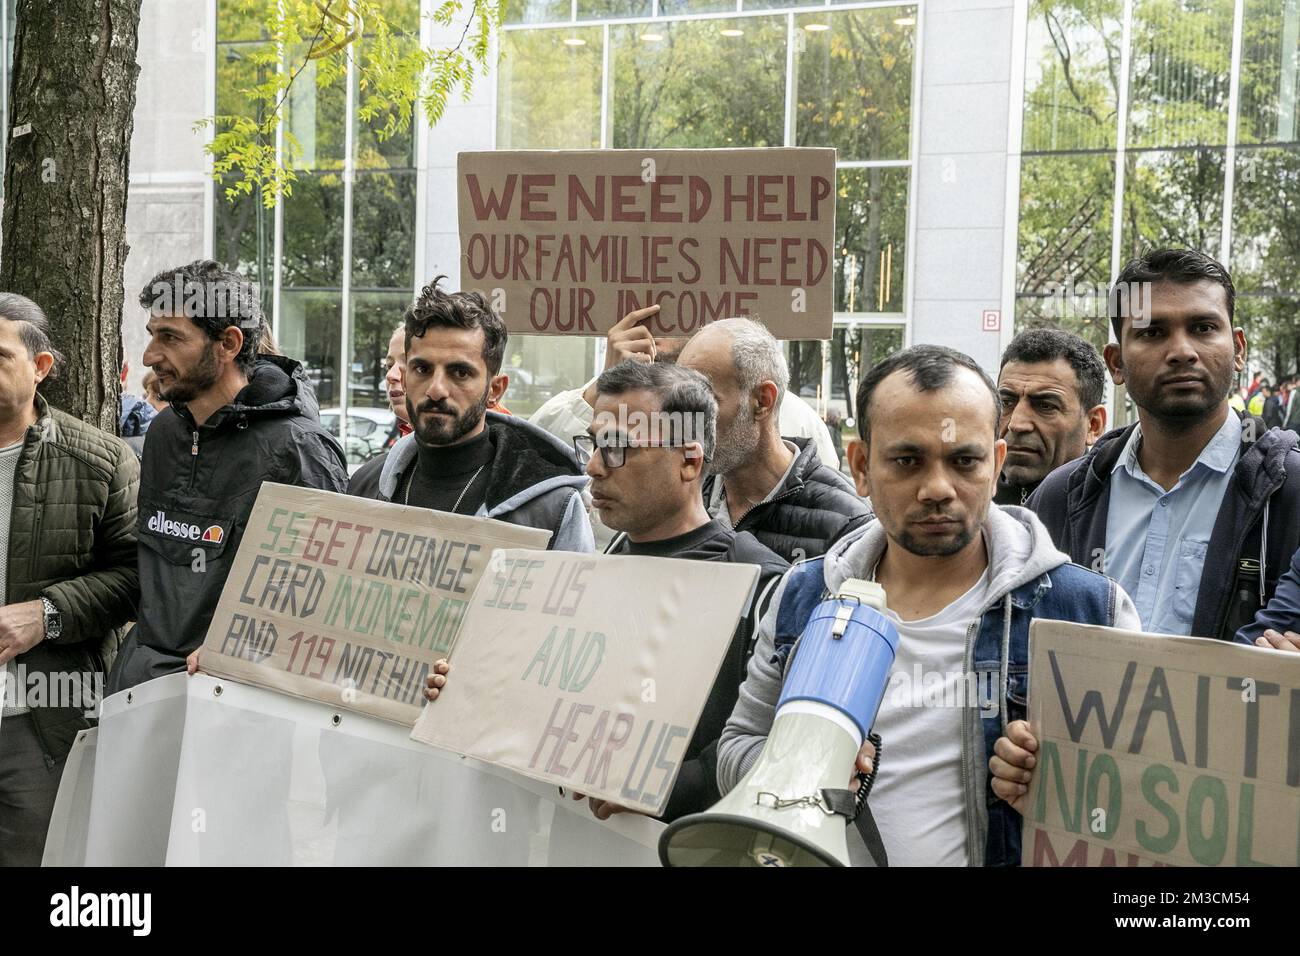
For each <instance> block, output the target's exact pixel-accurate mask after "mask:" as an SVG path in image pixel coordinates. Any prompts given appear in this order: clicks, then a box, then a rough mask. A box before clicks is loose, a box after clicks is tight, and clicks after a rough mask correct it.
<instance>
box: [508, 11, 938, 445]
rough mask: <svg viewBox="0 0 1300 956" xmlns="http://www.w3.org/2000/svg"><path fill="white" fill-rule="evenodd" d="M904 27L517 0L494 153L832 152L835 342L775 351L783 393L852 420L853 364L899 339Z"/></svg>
mask: <svg viewBox="0 0 1300 956" xmlns="http://www.w3.org/2000/svg"><path fill="white" fill-rule="evenodd" d="M916 31H917V10H916V7H915V6H914V5H899V4H881V3H872V4H849V3H837V4H829V3H825V2H817V3H802V4H800V3H790V2H784V0H728V2H720V0H574V2H567V0H566V2H555V0H523V2H520V3H518V4H514V5H512V6H511V7H510V8H509V10H508V14H507V24H506V26H505V28H504V30H503V31H502V35H501V42H500V50H501V56H500V63H499V67H498V70H497V74H496V76H497V80H496V82H497V93H496V146H497V148H498V149H592V148H598V147H601V148H614V149H672V148H711V147H712V148H718V147H760V146H833V147H835V148H836V150H837V156H838V175H837V180H838V182H837V186H838V203H837V206H836V230H837V236H836V259H835V266H834V268H835V309H836V321H835V333H834V338H833V340H832V341H831V342H830V343H822V342H819V341H818V342H813V341H806V342H799V341H795V342H790V343H788V346H787V348H788V354H789V359H790V371H791V393H792V394H794V395H798V396H800V397H801V398H803V399H804V400H806V401H808V402H809V403H811V404H812V405H813V406H814V407H815V408H816V409H817V410H818V411H819V412H820V413H821V414H822V415H823V416H829V415H831V414H832V413H834V415H835V416H836V417H838V418H839V419H841V420H851V419H852V416H853V408H852V402H853V394H852V393H853V390H854V387H855V383H856V382H857V380H858V378H859V370H860V369H861V368H862V367H864V365H866V366H869V365H870V364H871V363H872V362H875V361H878V360H879V359H880V358H882V357H884V356H885V355H888V354H890V353H891V352H893V351H896V350H897V349H899V348H901V347H902V345H903V342H904V338H905V323H906V317H905V313H906V305H905V302H906V297H905V291H906V267H907V255H908V249H907V236H908V224H909V208H910V207H909V197H910V196H911V194H912V166H913V163H912V148H911V147H912V118H913V117H912V101H913V90H914V70H913V67H914V56H913V54H914V50H915V42H916ZM538 347H539V348H544V349H546V350H559V351H568V352H570V353H571V354H573V355H574V356H575V357H576V355H577V354H579V353H580V352H581V350H582V347H583V345H582V343H581V342H577V341H563V340H555V341H552V342H548V343H546V344H544V345H541V344H539V346H538ZM537 360H539V361H540V360H541V356H540V354H539V355H538V356H537ZM527 404H531V403H527Z"/></svg>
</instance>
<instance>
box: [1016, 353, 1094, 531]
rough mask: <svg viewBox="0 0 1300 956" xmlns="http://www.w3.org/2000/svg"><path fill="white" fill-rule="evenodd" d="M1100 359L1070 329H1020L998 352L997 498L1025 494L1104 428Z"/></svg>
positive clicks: (1020, 497)
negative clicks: (1001, 458)
mask: <svg viewBox="0 0 1300 956" xmlns="http://www.w3.org/2000/svg"><path fill="white" fill-rule="evenodd" d="M1105 391H1106V366H1104V365H1103V364H1102V362H1101V356H1100V355H1098V354H1097V350H1096V349H1095V348H1093V347H1092V346H1091V345H1089V344H1088V343H1087V342H1085V341H1084V340H1083V339H1081V338H1079V336H1077V335H1075V334H1074V333H1072V332H1066V331H1064V330H1062V329H1028V330H1026V331H1024V332H1021V333H1020V334H1019V335H1017V336H1016V337H1015V338H1014V339H1012V340H1011V344H1010V345H1008V346H1007V349H1006V351H1005V352H1003V353H1002V368H1001V370H1000V371H999V372H998V399H999V400H1000V401H1001V403H1002V431H1001V436H1000V437H1001V438H1002V439H1003V440H1005V441H1006V443H1007V460H1006V462H1005V463H1004V464H1003V465H1002V474H1001V475H1000V476H999V477H998V493H997V495H996V496H995V497H994V498H993V500H994V501H995V502H997V503H998V504H1000V505H1021V506H1023V505H1024V503H1025V502H1026V501H1028V500H1029V496H1030V495H1032V494H1033V493H1034V491H1035V490H1036V489H1037V488H1038V486H1039V485H1040V484H1041V483H1042V481H1043V479H1044V478H1046V477H1047V476H1048V475H1049V474H1050V473H1051V472H1052V470H1053V469H1055V468H1059V467H1060V466H1061V465H1064V464H1065V463H1066V462H1067V461H1074V459H1076V458H1078V457H1079V456H1081V455H1082V454H1083V453H1084V452H1086V451H1087V450H1088V449H1089V448H1091V447H1092V446H1093V444H1094V443H1095V442H1096V441H1097V439H1098V438H1099V437H1100V436H1101V433H1102V432H1103V431H1104V430H1105V429H1106V406H1105V405H1103V404H1102V399H1103V398H1104V396H1105Z"/></svg>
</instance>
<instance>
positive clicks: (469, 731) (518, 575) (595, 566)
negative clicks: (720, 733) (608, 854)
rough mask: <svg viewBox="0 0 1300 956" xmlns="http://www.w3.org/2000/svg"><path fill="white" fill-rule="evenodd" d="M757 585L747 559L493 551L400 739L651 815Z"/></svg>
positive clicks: (669, 786)
mask: <svg viewBox="0 0 1300 956" xmlns="http://www.w3.org/2000/svg"><path fill="white" fill-rule="evenodd" d="M757 578H758V568H757V567H756V566H754V565H748V564H726V563H722V562H712V561H683V560H677V559H672V558H647V557H629V556H618V555H599V554H570V553H566V552H557V551H548V552H545V553H543V554H536V553H529V552H523V551H508V552H500V553H498V556H497V558H495V559H494V561H493V564H492V568H491V570H489V572H488V574H487V575H485V576H484V577H483V579H482V580H481V581H480V582H479V586H478V588H477V589H476V590H475V592H474V598H473V600H472V601H471V603H470V606H469V609H468V610H467V611H466V614H465V623H464V627H463V629H462V633H461V638H460V640H459V641H458V642H457V644H456V653H455V656H454V658H453V661H454V663H453V666H452V671H451V675H450V676H449V678H448V680H447V687H446V689H445V690H444V691H443V693H442V695H441V696H440V697H439V698H438V699H437V700H436V701H434V702H433V703H431V704H430V705H429V706H427V707H426V708H425V709H424V713H422V714H421V715H420V719H419V720H418V721H417V722H416V724H415V729H414V731H413V732H412V733H411V737H412V738H414V739H415V740H419V741H422V742H424V743H427V744H432V745H433V746H436V747H442V748H444V749H446V750H451V751H454V752H456V753H460V754H468V755H470V756H472V757H477V758H479V759H482V760H486V761H488V762H490V763H494V764H497V765H499V766H502V767H506V768H509V769H511V770H516V771H518V772H520V773H522V774H525V775H526V776H530V777H534V778H536V779H539V780H545V781H549V782H551V783H555V784H558V785H562V786H565V787H569V788H571V789H573V790H577V791H580V792H582V793H585V794H588V795H590V796H595V797H600V798H602V799H605V800H612V801H614V802H615V803H618V804H621V805H623V806H626V807H632V808H635V809H637V810H643V811H645V812H647V813H651V814H658V813H659V812H660V811H661V810H662V809H663V806H664V804H665V802H666V801H667V799H668V794H669V793H670V791H671V790H672V788H673V783H674V782H675V781H676V779H677V773H678V771H679V770H680V769H681V766H682V762H683V755H684V753H685V751H686V746H687V744H688V743H689V742H690V739H691V736H692V734H693V733H694V731H695V724H696V722H697V720H698V718H699V715H700V711H701V710H702V709H703V706H704V702H705V700H706V699H707V697H708V693H709V690H710V688H711V687H712V686H713V681H714V678H715V677H716V676H717V673H718V667H719V665H720V664H721V662H722V658H723V656H724V654H725V652H726V649H727V646H728V644H730V642H731V638H732V634H733V632H734V631H735V628H736V622H737V621H738V620H739V619H740V614H741V611H742V610H743V609H744V607H745V604H746V601H747V598H748V597H749V594H750V592H751V590H752V589H753V587H754V583H755V581H756V580H757Z"/></svg>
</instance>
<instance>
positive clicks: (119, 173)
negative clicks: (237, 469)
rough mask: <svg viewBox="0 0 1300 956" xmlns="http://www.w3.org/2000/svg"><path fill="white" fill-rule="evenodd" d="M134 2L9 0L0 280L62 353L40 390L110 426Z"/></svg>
mask: <svg viewBox="0 0 1300 956" xmlns="http://www.w3.org/2000/svg"><path fill="white" fill-rule="evenodd" d="M140 2H141V0H18V7H17V29H16V33H15V38H14V60H13V79H12V83H11V90H12V93H11V99H10V104H11V107H12V108H11V110H10V123H11V124H12V127H11V129H12V132H10V133H9V134H8V135H9V137H10V138H9V143H10V148H9V156H8V163H7V168H6V169H5V202H4V219H3V223H2V224H0V233H2V234H3V247H2V248H0V289H4V290H5V291H7V292H17V293H19V294H21V295H25V296H27V297H28V298H29V299H32V300H33V301H34V302H36V303H37V304H38V305H40V306H41V308H42V309H44V310H45V313H46V315H48V316H49V317H50V325H51V332H52V335H51V338H52V339H53V340H54V345H55V348H57V349H58V350H60V351H61V352H63V354H64V356H65V359H66V361H64V362H63V363H62V366H61V367H60V368H59V369H58V377H57V378H56V379H55V380H54V381H51V382H49V383H48V384H46V385H44V386H42V394H44V395H45V397H46V398H47V399H48V400H49V402H50V404H52V405H54V406H55V407H56V408H60V409H62V410H63V411H65V412H67V413H69V414H71V415H76V416H78V417H79V418H81V419H83V420H85V421H87V422H90V423H92V424H95V425H98V426H99V427H101V428H104V429H106V430H108V431H111V432H113V433H114V434H116V433H117V430H118V419H119V401H120V399H119V392H120V384H119V382H120V379H119V373H120V370H121V366H122V293H123V290H122V282H123V279H122V266H123V263H124V262H125V261H126V252H127V245H126V191H127V182H128V160H129V156H130V149H131V129H132V125H133V123H132V114H133V112H134V110H135V84H136V77H137V75H138V74H139V72H140V71H139V67H138V66H137V65H136V59H135V57H136V41H137V34H138V31H139V26H140ZM28 125H30V127H31V129H30V131H29V132H23V130H24V127H26V126H28ZM14 133H20V134H21V135H16V136H15V135H14Z"/></svg>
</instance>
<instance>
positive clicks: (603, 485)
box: [574, 361, 789, 820]
mask: <svg viewBox="0 0 1300 956" xmlns="http://www.w3.org/2000/svg"><path fill="white" fill-rule="evenodd" d="M717 419H718V403H717V400H716V399H715V398H714V397H713V390H712V389H711V388H710V386H709V382H708V379H706V378H705V377H704V376H703V375H701V374H700V373H699V372H694V371H691V370H690V369H687V368H683V367H681V366H677V365H668V364H663V363H643V362H635V361H626V362H623V363H622V364H620V365H617V366H615V367H614V368H611V369H609V370H608V371H606V372H604V373H603V374H602V375H601V376H600V378H598V379H597V380H596V401H595V403H594V405H593V415H592V422H591V426H590V428H589V429H588V433H587V434H586V435H580V436H577V437H575V438H574V446H575V448H576V449H577V452H578V458H579V460H580V461H585V463H586V467H587V474H588V475H589V476H590V477H591V480H592V482H591V493H592V503H593V505H594V507H595V508H596V509H597V510H598V511H599V513H600V518H601V520H602V521H603V522H604V523H605V524H606V525H607V526H608V527H610V528H613V529H614V530H615V531H619V532H622V534H621V535H620V536H619V537H618V538H616V539H615V540H614V542H613V543H612V544H611V545H610V547H609V549H608V553H611V554H634V555H645V556H650V557H660V558H684V559H686V560H690V561H736V562H740V563H743V564H756V565H758V566H759V568H760V573H759V579H758V584H757V586H756V587H755V589H754V593H753V595H751V598H750V602H749V605H748V606H747V607H746V608H745V611H744V614H743V615H742V617H741V620H740V624H739V626H738V627H737V628H736V632H735V634H734V636H733V638H732V641H731V644H730V646H729V647H728V648H727V656H726V658H725V659H724V661H723V663H722V667H721V669H720V670H719V672H718V677H717V679H716V680H715V681H714V684H713V688H712V689H711V690H710V691H709V697H708V700H707V702H706V703H705V705H704V711H703V713H701V715H700V720H699V723H698V724H697V725H696V728H695V735H694V736H693V737H692V738H691V741H690V744H689V745H688V747H687V749H686V763H685V764H684V765H683V767H682V770H681V775H680V776H679V777H678V778H677V783H676V785H675V786H674V787H673V792H672V794H671V795H670V797H669V800H668V805H667V806H666V807H665V809H664V813H663V816H662V819H664V820H673V819H675V818H677V817H679V816H683V815H684V814H687V813H695V812H698V811H700V810H706V809H708V808H709V807H710V806H712V805H713V804H714V803H715V802H716V801H717V800H718V799H719V793H718V788H717V772H716V770H717V759H716V754H717V741H718V737H719V736H720V735H721V733H722V728H723V726H724V725H725V724H726V722H727V717H728V716H729V715H730V714H731V711H732V709H733V708H734V707H735V704H736V697H737V694H738V692H739V688H740V684H741V682H742V681H743V680H744V679H745V665H746V662H747V661H748V658H749V651H750V644H751V638H752V635H753V632H754V622H755V621H756V620H757V619H758V618H759V617H760V616H761V614H762V610H763V608H764V607H765V606H766V599H767V597H768V595H769V593H770V591H771V588H772V586H773V585H774V584H775V583H776V582H777V581H779V580H780V577H781V575H782V574H784V573H785V571H786V570H787V568H788V567H789V565H787V564H786V562H785V561H784V560H783V559H782V558H780V557H779V556H778V555H777V554H775V553H774V552H773V551H770V550H769V549H768V548H766V547H765V546H764V545H763V544H761V543H760V542H759V540H758V539H757V538H755V537H754V536H753V535H752V534H750V533H749V532H747V531H735V530H733V529H732V528H730V527H729V526H727V525H725V524H723V523H722V522H720V521H717V520H711V519H710V518H709V515H708V512H707V511H706V510H705V508H704V497H703V495H702V494H701V492H700V486H701V483H702V481H703V477H704V470H705V465H706V463H707V461H708V460H709V459H710V458H711V457H712V455H713V452H714V445H715V443H716V435H717ZM592 809H593V810H594V811H595V814H596V816H597V817H599V818H600V819H602V820H604V819H607V818H608V817H609V816H610V815H611V814H613V813H617V812H620V810H621V809H622V808H621V807H618V806H617V805H615V804H612V803H608V802H602V801H596V800H593V803H592Z"/></svg>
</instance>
